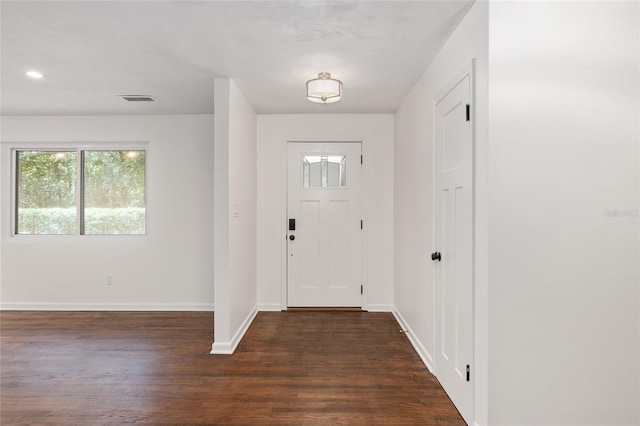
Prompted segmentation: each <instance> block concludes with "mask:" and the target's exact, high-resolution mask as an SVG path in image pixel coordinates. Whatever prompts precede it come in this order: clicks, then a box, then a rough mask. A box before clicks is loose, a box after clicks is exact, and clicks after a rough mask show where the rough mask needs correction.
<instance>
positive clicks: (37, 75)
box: [26, 71, 43, 79]
mask: <svg viewBox="0 0 640 426" xmlns="http://www.w3.org/2000/svg"><path fill="white" fill-rule="evenodd" d="M26 74H27V77H30V78H35V79H40V78H42V77H43V75H42V73H40V72H38V71H27V72H26Z"/></svg>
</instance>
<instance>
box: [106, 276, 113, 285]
mask: <svg viewBox="0 0 640 426" xmlns="http://www.w3.org/2000/svg"><path fill="white" fill-rule="evenodd" d="M107 285H113V277H112V276H111V274H109V275H107Z"/></svg>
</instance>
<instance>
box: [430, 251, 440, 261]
mask: <svg viewBox="0 0 640 426" xmlns="http://www.w3.org/2000/svg"><path fill="white" fill-rule="evenodd" d="M431 260H437V261H438V262H440V261H441V260H442V256H441V255H440V252H439V251H437V252H435V253H431Z"/></svg>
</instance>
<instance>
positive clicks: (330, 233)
mask: <svg viewBox="0 0 640 426" xmlns="http://www.w3.org/2000/svg"><path fill="white" fill-rule="evenodd" d="M361 168H362V166H361V144H360V143H296V142H290V143H288V200H287V203H288V221H287V229H288V235H287V268H288V271H287V293H288V294H287V298H288V300H287V306H290V307H361V306H362V294H361V285H362V280H361V276H362V266H361V263H362V260H361V258H362V243H361V241H362V229H361V219H362V214H361V211H362V173H361Z"/></svg>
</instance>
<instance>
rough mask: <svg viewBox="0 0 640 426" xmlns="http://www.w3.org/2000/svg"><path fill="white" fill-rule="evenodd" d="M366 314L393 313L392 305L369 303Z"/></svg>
mask: <svg viewBox="0 0 640 426" xmlns="http://www.w3.org/2000/svg"><path fill="white" fill-rule="evenodd" d="M367 311H368V312H393V305H376V304H371V303H369V306H367Z"/></svg>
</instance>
